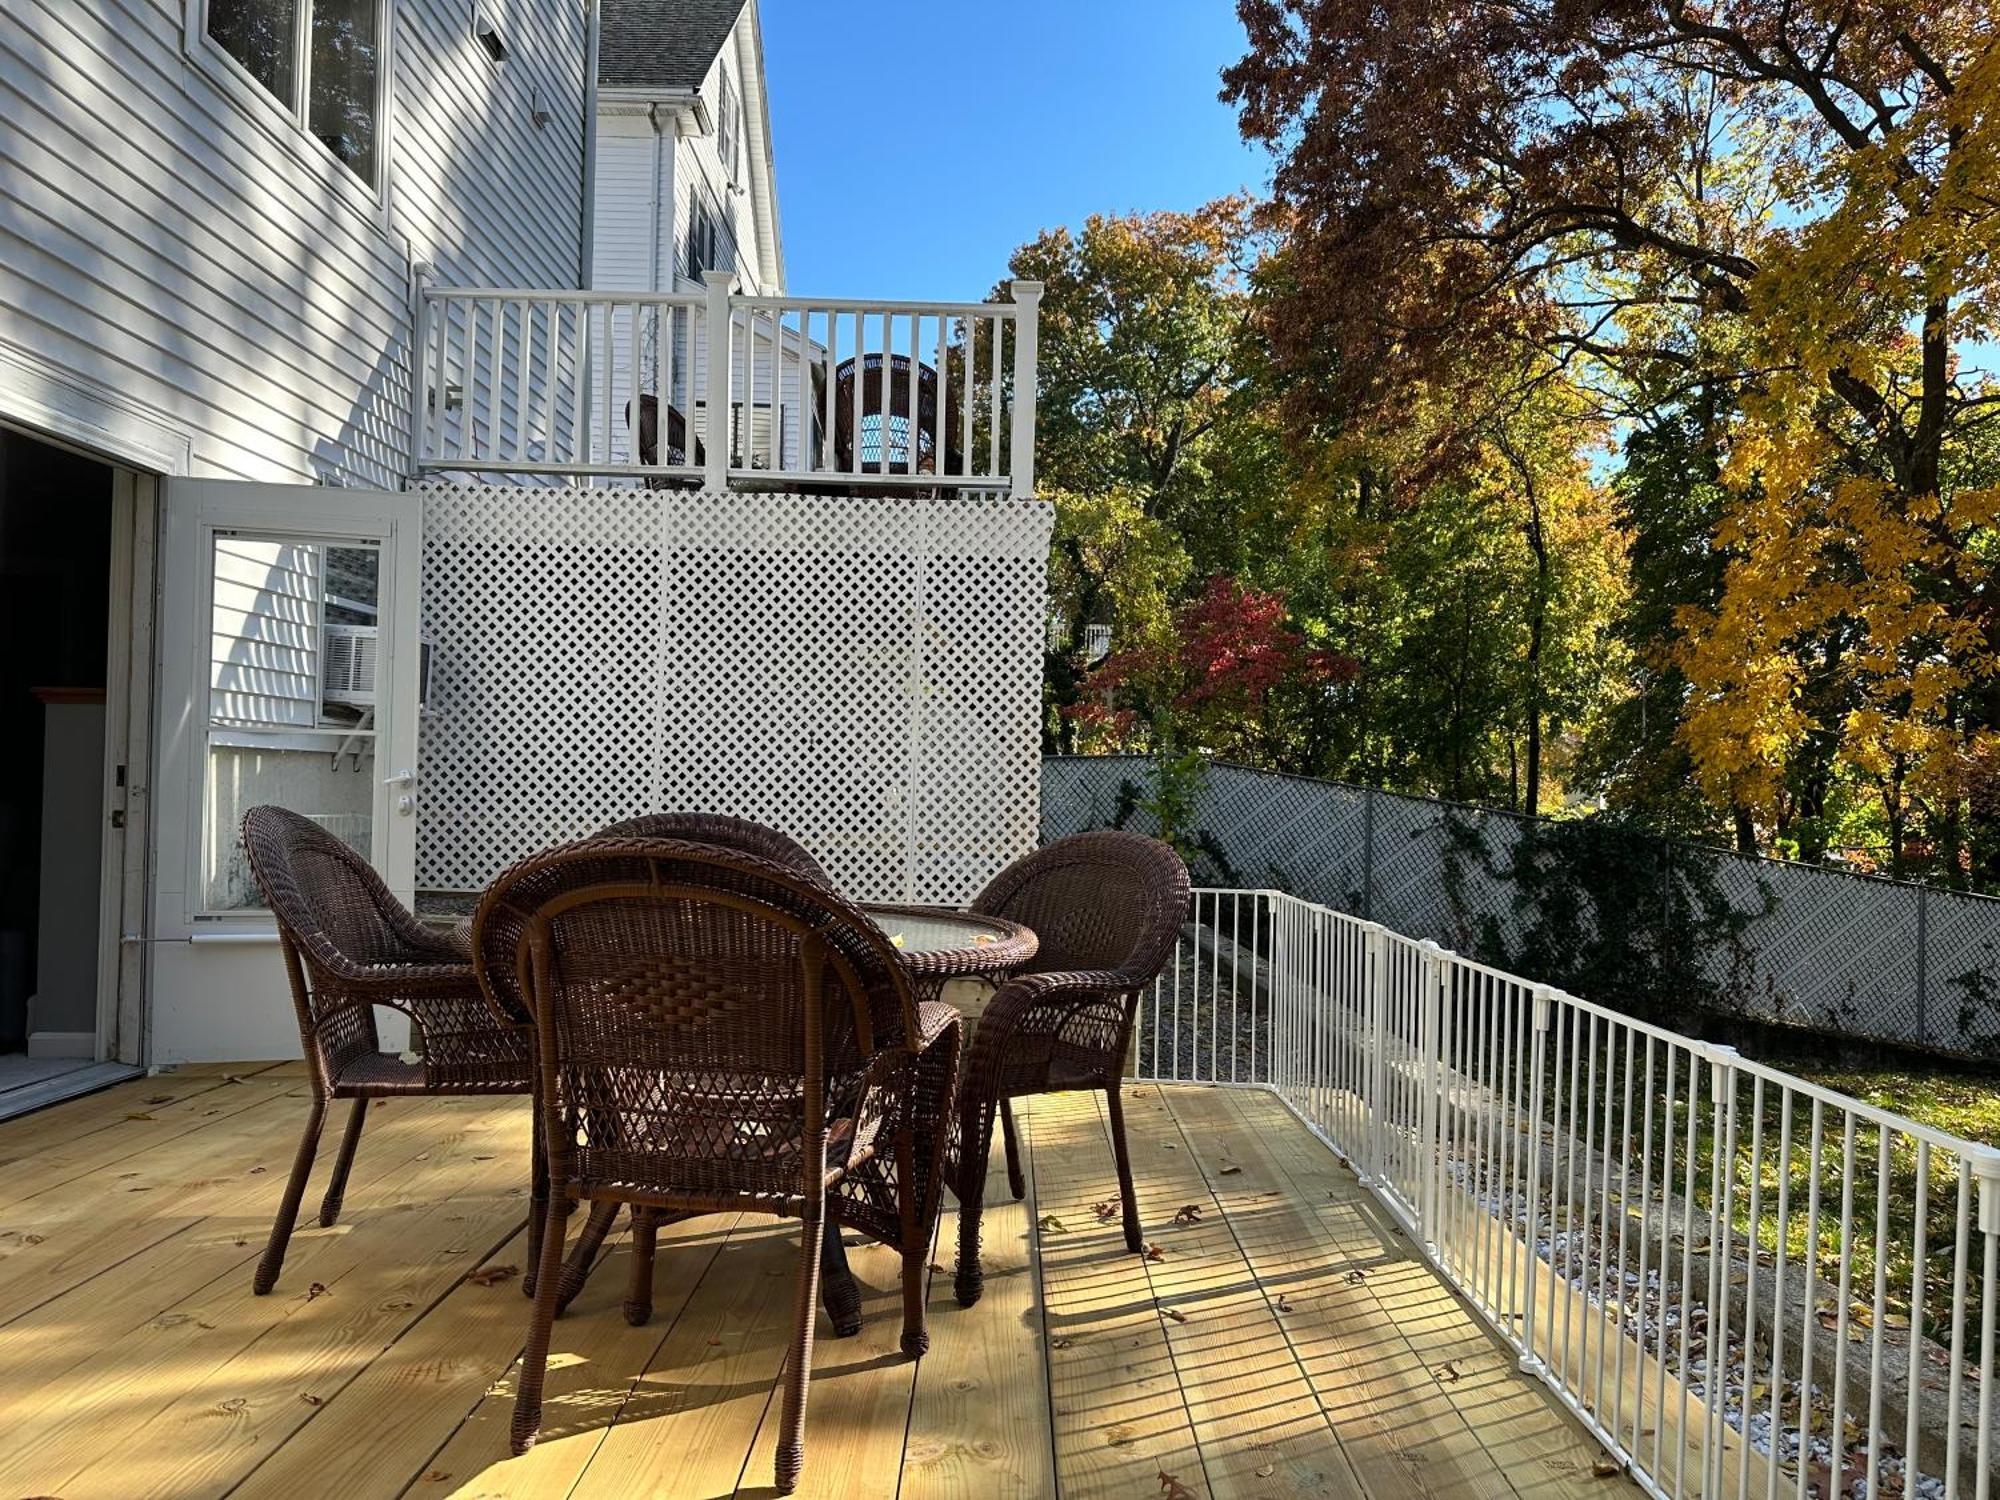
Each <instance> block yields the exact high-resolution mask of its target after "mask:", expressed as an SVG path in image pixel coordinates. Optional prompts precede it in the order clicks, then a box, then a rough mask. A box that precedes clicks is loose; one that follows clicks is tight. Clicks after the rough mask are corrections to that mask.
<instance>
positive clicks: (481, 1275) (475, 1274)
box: [465, 1266, 521, 1286]
mask: <svg viewBox="0 0 2000 1500" xmlns="http://www.w3.org/2000/svg"><path fill="white" fill-rule="evenodd" d="M520 1274H521V1268H520V1267H519V1266H481V1267H480V1268H479V1269H478V1270H476V1271H471V1272H468V1273H467V1274H466V1278H465V1279H466V1280H467V1281H469V1282H471V1283H472V1284H473V1285H474V1286H497V1285H499V1283H501V1282H503V1281H505V1280H507V1279H508V1278H509V1277H512V1276H519V1275H520Z"/></svg>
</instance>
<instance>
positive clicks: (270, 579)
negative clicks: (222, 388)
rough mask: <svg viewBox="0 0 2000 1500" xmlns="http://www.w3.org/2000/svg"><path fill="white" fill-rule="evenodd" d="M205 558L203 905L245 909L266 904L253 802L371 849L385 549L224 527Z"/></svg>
mask: <svg viewBox="0 0 2000 1500" xmlns="http://www.w3.org/2000/svg"><path fill="white" fill-rule="evenodd" d="M210 565H211V569H212V571H211V575H210V584H211V589H212V603H211V607H210V617H209V625H210V635H209V641H210V650H209V699H208V713H209V720H208V763H207V767H206V769H205V772H204V775H203V783H204V784H203V799H202V804H203V811H202V828H201V861H202V863H201V883H202V893H203V902H202V904H203V907H204V909H206V910H209V911H243V910H249V909H254V908H257V907H261V906H262V905H263V901H262V899H261V898H260V897H259V895H258V893H257V887H256V882H255V881H254V880H253V879H252V878H251V875H250V867H249V864H248V861H247V859H246V857H245V855H244V852H243V845H242V837H241V833H240V829H241V826H242V822H243V814H244V813H245V812H246V811H247V810H249V809H250V808H252V807H256V806H258V805H260V804H262V803H267V802H272V803H276V804H278V805H279V806H281V807H289V808H290V809H292V811H294V812H298V813H303V814H304V815H305V816H306V817H308V818H311V819H312V820H313V821H314V822H315V823H318V824H319V825H320V826H321V827H323V828H325V829H327V830H328V831H329V832H331V833H332V834H334V835H335V836H336V837H337V838H339V839H341V840H343V841H344V842H346V843H347V844H349V845H351V846H352V847H354V848H355V849H358V850H359V851H361V853H362V854H363V855H368V856H371V857H372V853H373V816H372V815H373V810H374V806H375V737H374V708H375V688H376V682H375V665H376V658H375V647H376V613H377V609H378V606H379V604H380V598H381V587H380V577H381V554H380V552H379V550H378V549H377V548H375V547H374V546H372V545H366V544H356V543H330V542H315V541H305V540H300V539H297V538H291V537H259V536H241V535H226V534H225V535H218V536H217V537H216V538H215V544H214V552H213V554H212V556H211V558H210Z"/></svg>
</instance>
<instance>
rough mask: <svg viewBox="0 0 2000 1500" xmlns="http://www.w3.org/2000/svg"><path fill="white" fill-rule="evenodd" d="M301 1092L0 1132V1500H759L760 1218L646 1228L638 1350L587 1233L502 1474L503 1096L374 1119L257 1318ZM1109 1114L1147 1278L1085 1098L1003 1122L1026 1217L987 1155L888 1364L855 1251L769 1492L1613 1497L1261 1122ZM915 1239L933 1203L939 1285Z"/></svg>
mask: <svg viewBox="0 0 2000 1500" xmlns="http://www.w3.org/2000/svg"><path fill="white" fill-rule="evenodd" d="M302 1088H303V1080H302V1077H301V1075H300V1074H299V1073H298V1072H297V1070H296V1069H295V1068H292V1067H279V1068H259V1067H252V1066H245V1067H242V1068H237V1069H208V1070H202V1071H199V1072H184V1073H179V1074H174V1075H171V1076H168V1077H161V1078H153V1079H146V1080H141V1081H139V1082H135V1083H130V1084H125V1085H121V1086H120V1087H118V1088H115V1089H112V1090H109V1091H107V1092H104V1093H101V1094H97V1095H94V1096H91V1097H89V1098H87V1099H82V1100H77V1101H74V1102H71V1103H69V1104H64V1105H60V1106H57V1107H55V1108H52V1109H49V1110H44V1111H42V1112H40V1113H37V1114H35V1115H31V1116H29V1117H27V1118H24V1119H20V1120H16V1121H12V1122H9V1123H6V1124H0V1433H4V1435H5V1436H4V1443H3V1444H0V1446H3V1447H4V1451H0V1496H17V1495H43V1496H62V1497H64V1500H86V1497H93V1496H105V1497H117V1500H135V1497H151V1496H196V1495H222V1494H230V1495H236V1496H246V1497H248V1496H256V1497H277V1500H307V1497H317V1496H321V1495H338V1496H342V1497H370V1496H393V1495H405V1494H407V1495H410V1496H414V1497H423V1500H427V1497H432V1496H437V1497H444V1496H462V1497H474V1496H479V1497H484V1496H500V1495H532V1496H543V1497H556V1496H563V1497H575V1500H583V1497H589V1496H605V1497H615V1500H626V1497H635V1496H647V1495H660V1496H673V1497H704V1496H718V1495H728V1494H731V1493H737V1494H769V1493H770V1482H771V1455H772V1443H773V1430H774V1428H775V1426H776V1423H777V1412H778V1404H777V1401H776V1400H775V1399H774V1394H773V1393H774V1389H775V1384H776V1378H777V1375H778V1370H779V1363H780V1360H781V1358H782V1352H783V1346H784V1343H785V1326H786V1322H787V1320H788V1317H789V1310H790V1303H791V1298H790V1286H791V1276H792V1272H793V1269H794V1265H795V1249H794V1247H795V1245H796V1238H795V1230H794V1229H792V1228H791V1227H789V1226H782V1225H778V1224H775V1223H774V1222H773V1221H771V1220H768V1219H750V1218H744V1219H741V1220H737V1219H732V1218H729V1217H725V1216H718V1217H714V1218H708V1219H703V1220H696V1221H693V1222H691V1223H689V1224H685V1225H681V1226H678V1227H677V1228H676V1229H674V1230H673V1231H672V1232H671V1233H670V1234H664V1233H663V1235H662V1240H661V1246H660V1259H659V1270H658V1277H657V1281H656V1286H657V1294H656V1296H657V1312H656V1314H655V1317H654V1320H653V1322H652V1323H651V1324H650V1325H648V1326H647V1327H645V1328H639V1329H634V1328H630V1327H627V1326H626V1324H625V1322H624V1320H623V1319H622V1318H621V1317H620V1316H619V1315H618V1311H617V1304H618V1300H619V1296H620V1293H621V1289H622V1286H623V1282H624V1269H623V1266H622V1265H620V1264H618V1262H620V1261H622V1260H623V1258H624V1255H625V1249H624V1247H623V1245H622V1244H618V1243H615V1242H614V1243H613V1244H612V1245H611V1246H610V1247H608V1249H607V1252H606V1254H607V1260H606V1262H605V1263H603V1264H601V1265H600V1267H599V1269H598V1273H597V1275H596V1276H595V1277H594V1278H593V1280H592V1283H591V1285H590V1287H589V1288H588V1289H586V1291H585V1292H584V1294H583V1295H582V1296H581V1297H580V1298H578V1300H577V1303H576V1305H575V1306H574V1307H573V1308H572V1309H571V1311H570V1313H569V1314H568V1316H567V1317H565V1318H564V1319H563V1320H562V1321H561V1322H559V1323H558V1324H557V1325H556V1340H555V1349H554V1352H553V1355H552V1358H551V1361H550V1364H551V1374H550V1378H549V1398H548V1405H547V1411H546V1423H545V1426H544V1429H543V1437H542V1441H541V1443H540V1445H539V1446H537V1447H536V1448H535V1449H534V1450H533V1451H532V1452H531V1453H529V1454H528V1455H527V1456H526V1457H525V1458H522V1459H511V1458H509V1457H508V1456H507V1446H506V1434H507V1418H508V1413H509V1410H510V1407H511V1401H512V1384H511V1366H512V1362H513V1360H514V1358H515V1355H516V1353H517V1352H518V1350H519V1347H520V1345H521V1343H522V1341H523V1338H524V1336H525V1329H526V1323H527V1311H528V1308H527V1303H526V1302H525V1300H524V1299H523V1298H522V1297H521V1295H520V1287H519V1283H518V1281H517V1280H515V1279H514V1277H513V1275H512V1273H511V1270H506V1271H501V1272H500V1273H499V1274H498V1275H497V1278H496V1277H492V1276H476V1275H472V1274H470V1273H474V1272H478V1271H479V1270H481V1268H488V1269H489V1270H493V1269H496V1268H512V1267H517V1266H519V1265H520V1263H521V1260H522V1250H523V1238H522V1234H521V1221H522V1216H523V1211H524V1198H525V1192H524V1179H525V1174H526V1166H525V1146H524V1142H523V1139H522V1135H523V1131H524V1129H525V1124H526V1109H525V1105H524V1104H520V1103H507V1104H487V1103H480V1102H471V1101H455V1102H418V1101H408V1102H396V1103H392V1104H390V1105H388V1106H387V1107H386V1108H384V1107H382V1106H380V1105H378V1106H377V1107H376V1109H377V1112H376V1113H375V1114H371V1117H370V1124H369V1133H368V1135H367V1136H366V1138H365V1139H364V1141H363V1144H362V1148H361V1153H360V1157H359V1159H358V1161H357V1162H356V1165H355V1170H354V1177H353V1181H352V1185H351V1187H350V1189H349V1191H348V1195H347V1209H346V1213H345V1216H344V1218H343V1221H342V1222H341V1223H340V1224H339V1225H337V1226H336V1227H335V1228H333V1229H331V1230H322V1229H319V1228H317V1227H311V1228H307V1229H302V1230H301V1232H300V1234H299V1235H298V1237H297V1238H296V1239H295V1240H294V1242H293V1246H292V1253H291V1257H290V1260H289V1262H288V1264H287V1265H286V1267H285V1274H284V1278H283V1280H282V1281H281V1282H280V1283H279V1286H278V1290H277V1291H276V1292H275V1293H274V1294H273V1295H271V1296H270V1297H267V1298H256V1297H253V1296H251V1294H250V1272H251V1267H252V1264H253V1263H254V1261H255V1259H256V1256H257V1253H258V1250H259V1248H260V1246H261V1243H262V1239H263V1235H264V1232H265V1230H266V1228H267V1227H268V1222H269V1216H270V1213H271V1211H272V1208H273V1205H274V1203H275V1200H276V1198H277V1195H278V1191H279V1188H280V1185H281V1182H282V1179H283V1177H284V1174H285V1170H286V1167H287V1165H288V1163H289V1160H290V1155H291V1150H292V1146H293V1143H294V1140H295V1132H296V1130H297V1127H298V1124H299V1122H300V1119H301V1117H302V1115H303V1113H304V1104H303V1100H302ZM1128 1119H1129V1121H1130V1127H1131V1130H1132V1132H1133V1141H1132V1148H1133V1155H1134V1158H1135V1161H1136V1164H1137V1172H1138V1176H1139V1197H1140V1207H1141V1211H1142V1213H1143V1215H1144V1218H1145V1222H1146V1224H1147V1233H1148V1237H1149V1239H1150V1240H1151V1242H1152V1243H1153V1244H1154V1245H1155V1246H1157V1250H1158V1253H1157V1255H1156V1256H1155V1257H1152V1258H1147V1259H1141V1258H1140V1257H1137V1256H1133V1255H1130V1254H1128V1253H1126V1252H1125V1250H1124V1248H1123V1244H1122V1236H1121V1234H1120V1232H1119V1229H1118V1226H1117V1223H1116V1219H1115V1216H1114V1217H1112V1219H1111V1222H1109V1223H1104V1222H1100V1215H1099V1211H1098V1209H1097V1205H1099V1204H1101V1203H1103V1202H1104V1201H1105V1200H1106V1199H1115V1189H1114V1186H1113V1182H1112V1177H1111V1165H1110V1155H1109V1151H1108V1148H1107V1147H1106V1145H1105V1142H1104V1135H1103V1124H1102V1121H1101V1119H1100V1106H1099V1104H1098V1102H1097V1101H1096V1100H1095V1099H1094V1098H1092V1097H1089V1096H1065V1097H1059V1098H1054V1099H1046V1100H1040V1101H1037V1102H1036V1103H1035V1105H1034V1107H1033V1108H1032V1109H1027V1110H1024V1111H1022V1114H1021V1123H1022V1125H1023V1127H1024V1133H1025V1135H1026V1137H1027V1144H1028V1148H1029V1155H1030V1175H1031V1184H1030V1193H1029V1199H1028V1201H1027V1202H1025V1203H1014V1202H1011V1201H1009V1200H1008V1198H1007V1195H1006V1191H1005V1188H1004V1174H996V1178H995V1181H994V1184H993V1187H992V1189H991V1190H990V1191H989V1195H988V1196H989V1201H991V1202H992V1203H993V1205H994V1206H993V1207H992V1209H991V1210H990V1212H989V1217H988V1224H987V1236H986V1239H987V1245H988V1271H987V1293H986V1297H985V1299H984V1301H982V1302H981V1303H980V1305H979V1306H977V1307H976V1308H973V1309H970V1310H962V1309H960V1308H959V1307H958V1306H957V1305H956V1304H955V1303H954V1302H953V1300H952V1297H951V1290H950V1283H951V1277H950V1275H949V1273H948V1271H947V1272H946V1273H945V1274H941V1275H937V1276H936V1277H935V1278H934V1281H933V1292H932V1296H931V1313H932V1324H931V1328H932V1338H933V1347H932V1352H931V1354H930V1355H929V1356H928V1357H927V1358H925V1359H924V1360H923V1361H922V1362H921V1363H918V1364H911V1363H910V1362H908V1361H906V1360H904V1359H902V1358H901V1357H900V1356H899V1355H898V1353H897V1351H896V1339H897V1333H898V1329H899V1318H898V1315H897V1303H896V1296H895V1284H896V1283H895V1265H894V1262H893V1259H892V1258H891V1257H890V1256H888V1255H887V1254H886V1253H884V1252H882V1251H880V1250H877V1249H874V1248H868V1249H857V1250H855V1251H854V1253H853V1263H854V1269H855V1273H856V1275H857V1276H858V1277H859V1278H860V1280H861V1281H862V1283H863V1287H864V1291H865V1292H866V1293H867V1294H868V1298H869V1300H868V1304H867V1312H868V1323H867V1326H866V1328H865V1329H864V1331H863V1332H862V1334H861V1335H860V1336H859V1337H858V1338H855V1339H850V1340H836V1339H834V1338H832V1337H831V1336H830V1335H829V1334H827V1333H826V1332H825V1331H824V1328H823V1329H822V1334H821V1337H820V1339H819V1341H818V1344H817V1349H816V1353H815V1363H814V1377H813V1387H812V1403H811V1408H810V1412H809V1416H808V1421H807V1429H806V1471H805V1478H804V1481H803V1483H802V1484H801V1486H800V1490H799V1493H800V1494H802V1495H805V1494H814V1495H835V1496H859V1497H865V1500H889V1497H895V1496H900V1497H903V1500H931V1497H964V1500H973V1497H989V1496H992V1497H1004V1496H1043V1495H1062V1496H1066V1497H1098V1496H1121V1497H1122V1496H1131V1497H1135V1500H1136V1497H1142V1496H1161V1495H1168V1496H1180V1497H1186V1496H1215V1497H1233V1496H1274V1497H1276V1496H1318V1495H1325V1496H1341V1497H1346V1496H1357V1497H1358V1496H1368V1497H1379V1500H1392V1497H1393V1500H1414V1497H1426V1496H1436V1497H1474V1500H1480V1497H1492V1500H1505V1497H1512V1496H1518V1497H1523V1500H1558V1497H1563V1496H1570V1495H1585V1494H1587V1495H1592V1496H1607V1495H1619V1496H1622V1495H1625V1494H1635V1493H1636V1490H1633V1489H1631V1488H1630V1487H1629V1486H1628V1485H1627V1483H1626V1482H1625V1481H1624V1480H1622V1479H1617V1478H1602V1477H1596V1475H1595V1474H1594V1472H1593V1471H1594V1469H1595V1468H1596V1466H1597V1465H1598V1460H1599V1458H1600V1456H1601V1455H1600V1452H1599V1450H1597V1449H1596V1448H1595V1446H1594V1445H1593V1444H1592V1443H1591V1442H1590V1441H1589V1439H1588V1438H1586V1437H1584V1436H1583V1435H1582V1434H1581V1432H1580V1430H1579V1429H1577V1428H1576V1427H1574V1426H1573V1425H1572V1424H1571V1423H1570V1422H1569V1420H1568V1419H1567V1418H1566V1417H1565V1416H1563V1415H1562V1414H1561V1413H1559V1412H1558V1411H1557V1409H1556V1408H1555V1407H1554V1406H1552V1405H1551V1404H1550V1403H1549V1402H1548V1401H1547V1400H1546V1399H1545V1398H1544V1396H1543V1394H1542V1393H1541V1390H1540V1388H1539V1387H1538V1386H1535V1385H1533V1384H1531V1383H1529V1382H1528V1381H1526V1380H1524V1379H1523V1378H1522V1377H1521V1376H1519V1375H1518V1374H1516V1373H1515V1372H1514V1369H1513V1361H1512V1359H1511V1357H1510V1356H1509V1355H1508V1354H1506V1353H1505V1351H1504V1350H1503V1349H1502V1348H1501V1347H1500V1346H1499V1345H1498V1344H1497V1343H1496V1342H1495V1341H1493V1340H1492V1339H1491V1338H1490V1337H1488V1336H1487V1335H1486V1334H1485V1333H1484V1332H1483V1331H1482V1330H1481V1329H1480V1328H1479V1326H1478V1325H1477V1324H1476V1323H1475V1322H1474V1321H1473V1319H1472V1318H1471V1316H1470V1315H1469V1314H1468V1313H1467V1312H1466V1311H1465V1310H1464V1309H1463V1308H1462V1307H1461V1306H1460V1304H1459V1303H1458V1302H1457V1301H1456V1300H1455V1299H1454V1298H1453V1297H1452V1295H1451V1294H1450V1293H1449V1292H1448V1291H1447V1290H1446V1289H1445V1288H1444V1287H1443V1285H1442V1284H1440V1283H1439V1282H1438V1281H1437V1280H1436V1279H1435V1277H1433V1276H1432V1275H1431V1273H1430V1272H1429V1271H1428V1270H1427V1269H1426V1268H1425V1266H1424V1265H1423V1264H1422V1262H1421V1261H1419V1260H1417V1259H1415V1258H1413V1256H1412V1254H1411V1251H1410V1247H1409V1244H1408V1242H1407V1240H1406V1239H1404V1238H1403V1237H1402V1236H1401V1235H1400V1234H1398V1233H1396V1232H1395V1231H1393V1230H1392V1229H1391V1228H1390V1226H1389V1224H1388V1222H1387V1221H1386V1219H1385V1218H1384V1217H1383V1216H1382V1215H1381V1214H1380V1213H1379V1211H1377V1210H1376V1209H1375V1207H1374V1206H1373V1204H1372V1202H1371V1201H1370V1200H1369V1199H1368V1198H1367V1197H1366V1195H1365V1194H1364V1193H1363V1192H1362V1191H1361V1189H1359V1188H1358V1187H1357V1186H1356V1184H1355V1182H1354V1179H1353V1177H1352V1176H1351V1175H1350V1174H1349V1173H1348V1172H1347V1171H1346V1170H1345V1169H1344V1168H1342V1167H1341V1166H1339V1164H1338V1163H1337V1162H1336V1161H1335V1160H1334V1159H1333V1158H1332V1157H1331V1156H1330V1155H1329V1154H1328V1153H1327V1152H1326V1151H1325V1150H1324V1149H1323V1148H1322V1147H1321V1146H1320V1145H1319V1144H1318V1143H1317V1142H1315V1141H1314V1140H1313V1139H1312V1138H1311V1137H1310V1136H1309V1135H1307V1134H1306V1132H1305V1131H1304V1130H1303V1129H1301V1128H1300V1127H1299V1126H1298V1125H1297V1124H1296V1123H1294V1122H1293V1120H1292V1119H1291V1117H1290V1116H1289V1115H1287V1114H1286V1113H1285V1112H1284V1111H1283V1110H1282V1109H1281V1108H1280V1107H1279V1106H1278V1105H1277V1103H1276V1102H1275V1101H1274V1100H1272V1099H1271V1098H1269V1097H1268V1096H1265V1095H1262V1094H1258V1093H1252V1092H1247V1091H1225V1090H1218V1089H1194V1088H1155V1087H1152V1086H1146V1085H1141V1086H1138V1087H1136V1088H1134V1089H1133V1091H1132V1094H1131V1107H1130V1109H1129V1110H1128ZM330 1123H331V1122H330ZM997 1155H998V1153H997V1152H996V1157H997ZM314 1201H315V1200H314V1198H313V1197H311V1196H310V1195H309V1196H308V1200H307V1202H308V1207H309V1209H310V1207H311V1206H312V1205H313V1203H314ZM1177 1216H1178V1220H1177ZM954 1234H955V1225H954V1223H953V1221H952V1218H951V1215H950V1210H949V1205H947V1215H946V1220H945V1223H944V1225H943V1228H942V1238H941V1243H940V1248H939V1251H938V1260H939V1262H940V1263H944V1264H946V1265H948V1263H949V1259H950V1255H951V1249H950V1247H951V1246H952V1245H953V1243H954V1242H955V1241H954ZM489 1282H490V1284H489Z"/></svg>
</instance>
